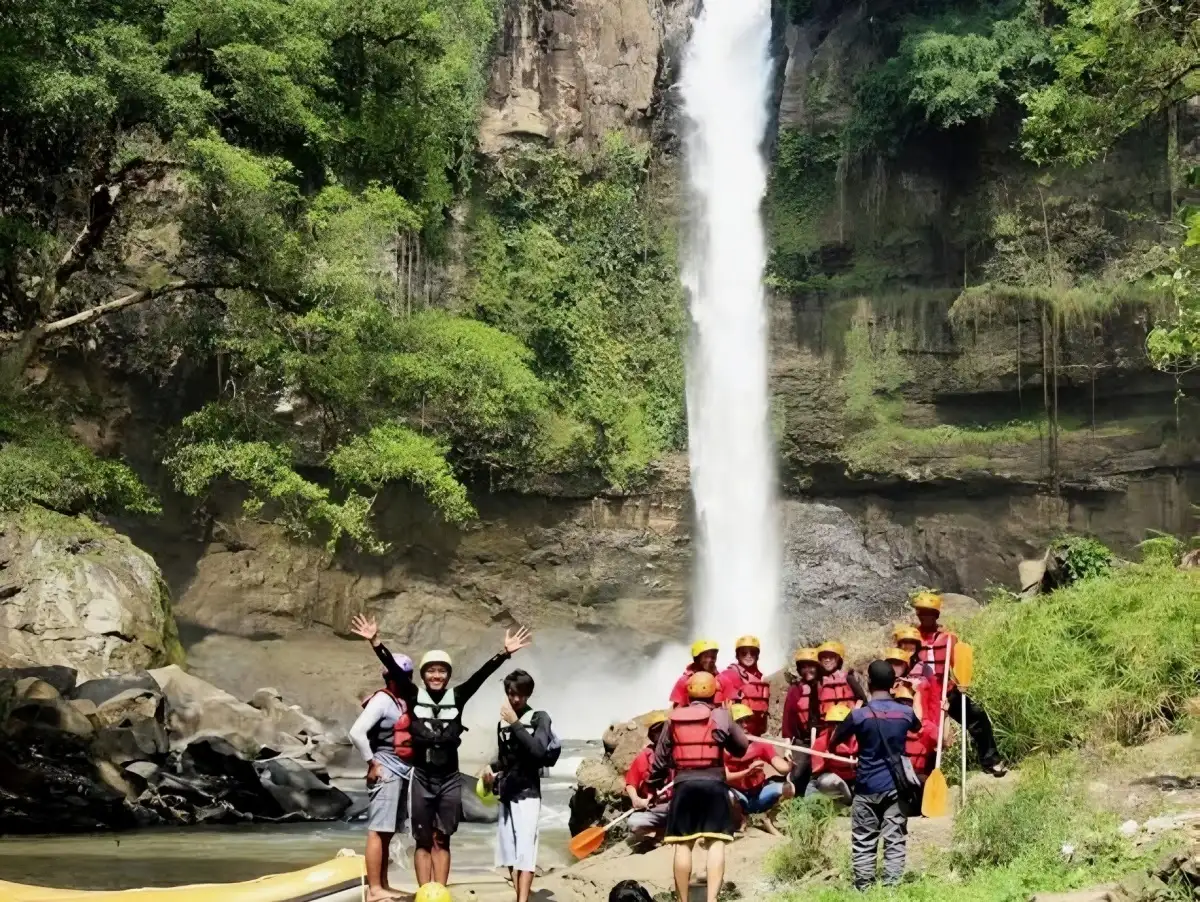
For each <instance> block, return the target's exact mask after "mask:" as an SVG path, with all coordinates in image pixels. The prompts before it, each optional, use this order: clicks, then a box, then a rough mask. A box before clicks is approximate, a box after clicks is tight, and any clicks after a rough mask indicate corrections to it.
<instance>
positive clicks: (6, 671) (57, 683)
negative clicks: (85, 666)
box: [0, 666, 75, 696]
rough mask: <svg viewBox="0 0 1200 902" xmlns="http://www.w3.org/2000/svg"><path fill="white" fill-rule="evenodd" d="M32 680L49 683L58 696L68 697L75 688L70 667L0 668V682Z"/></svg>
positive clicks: (73, 674)
mask: <svg viewBox="0 0 1200 902" xmlns="http://www.w3.org/2000/svg"><path fill="white" fill-rule="evenodd" d="M31 677H32V678H34V679H38V680H41V681H42V682H45V683H49V684H50V685H51V686H53V687H54V688H55V690H56V691H57V692H58V694H59V695H62V696H70V695H71V692H72V690H73V689H74V688H75V671H74V670H73V669H71V668H70V667H53V666H52V667H0V680H12V681H13V682H20V681H21V680H25V679H29V678H31Z"/></svg>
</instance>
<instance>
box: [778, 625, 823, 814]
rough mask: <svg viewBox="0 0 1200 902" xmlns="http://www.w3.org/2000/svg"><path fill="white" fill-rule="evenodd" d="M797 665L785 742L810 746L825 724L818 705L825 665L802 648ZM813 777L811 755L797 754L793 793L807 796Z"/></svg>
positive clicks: (786, 706) (789, 695) (785, 709)
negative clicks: (816, 730)
mask: <svg viewBox="0 0 1200 902" xmlns="http://www.w3.org/2000/svg"><path fill="white" fill-rule="evenodd" d="M793 657H794V659H795V662H796V680H795V681H794V682H793V683H792V685H791V686H789V687H788V691H787V696H786V697H785V698H784V700H783V726H782V728H781V730H782V732H783V738H784V739H786V740H787V741H788V742H790V743H791V744H792V745H802V746H806V747H807V746H810V745H811V744H812V740H813V731H814V730H815V729H816V727H817V725H818V724H819V723H820V722H821V712H820V710H819V707H818V703H817V678H818V676H819V675H820V669H821V665H820V663H819V662H818V661H817V650H816V649H815V648H798V649H796V654H795V655H794V656H793ZM811 776H812V761H811V760H810V758H809V756H808V755H804V754H800V753H798V752H797V753H795V754H794V755H793V756H792V772H791V775H790V777H789V780H790V781H791V784H792V786H793V791H794V792H795V794H796V795H798V796H803V795H804V791H805V790H806V789H807V788H808V781H809V778H810V777H811Z"/></svg>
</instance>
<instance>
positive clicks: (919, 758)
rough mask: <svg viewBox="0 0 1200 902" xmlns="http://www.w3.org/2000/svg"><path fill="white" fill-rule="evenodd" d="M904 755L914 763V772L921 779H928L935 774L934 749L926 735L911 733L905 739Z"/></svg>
mask: <svg viewBox="0 0 1200 902" xmlns="http://www.w3.org/2000/svg"><path fill="white" fill-rule="evenodd" d="M904 754H906V755H907V756H908V760H909V761H911V762H912V766H913V770H915V771H916V772H917V776H919V777H928V776H929V775H930V774H931V773H933V760H934V748H933V747H932V746H930V744H929V739H928V737H926V736H925V735H924V733H909V734H908V736H906V737H905V739H904Z"/></svg>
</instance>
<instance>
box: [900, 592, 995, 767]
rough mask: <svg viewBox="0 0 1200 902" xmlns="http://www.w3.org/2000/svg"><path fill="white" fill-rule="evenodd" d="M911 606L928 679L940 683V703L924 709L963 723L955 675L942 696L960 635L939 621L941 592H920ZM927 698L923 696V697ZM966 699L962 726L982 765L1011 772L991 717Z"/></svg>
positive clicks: (937, 684) (938, 691) (959, 693)
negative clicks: (944, 626) (1004, 758)
mask: <svg viewBox="0 0 1200 902" xmlns="http://www.w3.org/2000/svg"><path fill="white" fill-rule="evenodd" d="M912 606H913V609H914V610H915V611H916V612H917V623H918V626H917V629H918V630H919V632H920V634H921V650H920V652H919V657H920V659H921V662H922V663H924V664H925V665H927V668H926V669H927V670H928V675H927V676H926V677H925V679H927V680H930V681H931V682H932V683H933V685H934V686H936V687H937V698H938V705H937V707H936V708H935V707H932V706H930V705H928V704H926V705H924V706H923V710H924V711H925V713H927V714H928V713H930V712H932V711H937V710H945V711H947V712H948V713H949V714H950V717H951V718H953V719H954V720H956V721H959V722H960V723H961V721H962V709H963V705H962V700H963V693H962V691H961V690H960V689H959V688H958V687H957V686H956V685H954V680H953V679H951V680H950V682H949V690H948V692H947V693H946V698H945V699H942V698H941V694H942V680H943V678H944V675H945V673H946V668H947V667H948V666H949V661H948V658H949V657H950V656H951V655H952V654H953V645H954V644H956V643H957V642H958V637H957V636H956V635H954V633H952V632H950V631H949V630H947V629H944V628H943V627H942V626H941V624H940V623H938V619H939V618H940V617H941V615H942V596H940V595H938V594H937V593H936V592H920V593H918V594H917V595H916V596H915V597H914V598H913V601H912ZM924 700H925V699H924V698H922V701H924ZM966 701H967V705H966V708H967V722H966V723H965V724H962V726H964V727H966V730H967V732H968V733H970V734H971V742H972V744H973V745H974V746H975V753H976V754H977V755H978V756H979V766H980V768H982V769H983V771H984V772H986V773H989V774H991V775H992V776H993V777H1002V776H1004V775H1005V774H1006V773H1008V767H1007V766H1006V765H1005V763H1004V762H1003V761H1002V760H1001V759H1000V750H999V749H997V748H996V736H995V733H994V732H993V730H992V721H991V718H989V717H988V716H987V712H986V711H984V710H983V708H981V707H980V706H979V705H977V704H976V703H975V702H974V701H973V700H972V699H971V698H970V697H969V696H968V697H967V700H966Z"/></svg>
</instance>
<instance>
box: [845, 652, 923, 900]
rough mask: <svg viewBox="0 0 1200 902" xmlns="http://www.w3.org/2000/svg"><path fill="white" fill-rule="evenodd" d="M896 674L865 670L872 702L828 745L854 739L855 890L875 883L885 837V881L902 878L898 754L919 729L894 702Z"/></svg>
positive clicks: (879, 665) (882, 665)
mask: <svg viewBox="0 0 1200 902" xmlns="http://www.w3.org/2000/svg"><path fill="white" fill-rule="evenodd" d="M895 682H896V674H895V671H894V670H893V669H892V665H891V664H889V663H888V662H887V661H872V662H871V666H870V667H869V668H868V669H867V685H868V687H869V690H870V693H871V694H870V698H869V699H868V701H867V703H866V704H865V705H863V707H861V708H856V709H855V710H853V711H851V712H850V716H849V717H847V718H846V719H845V720H843V721H842V722H841V723H840V724H838V725H837V727H836V729H834V731H833V736H832V737H831V738H830V740H829V745H830V747H832V748H836V747H837V746H839V745H841V744H842V743H844V742H846V741H847V740H849V739H851V738H853V739H856V740H857V741H858V767H857V769H856V772H855V782H854V802H853V803H852V806H851V809H850V852H851V858H852V860H853V864H854V887H855V889H859V890H866V889H869V888H870V887H871V886H872V885H873V884H874V883H875V879H876V866H875V860H876V857H877V855H878V852H879V841H880V838H881V837H882V839H883V874H884V876H883V883H884V885H885V886H895V885H897V884H898V883H899V882H900V879H901V878H902V877H903V876H904V859H905V855H906V846H907V842H908V818H907V816H906V815H905V814H904V811H903V809H902V806H901V804H900V790H901V787H900V786H898V785H897V782H896V781H897V779H898V778H899V777H900V775H901V773H902V768H901V762H900V760H899V759H900V756H901V755H903V753H904V743H905V740H906V739H907V738H908V734H909V733H910V732H918V731H919V730H920V729H921V721H920V720H918V719H917V716H916V715H915V714H914V713H913V711H912V709H911V708H907V707H905V706H904V705H902V704H900V703H899V702H897V701H896V700H895V699H894V698H892V687H893V686H894V685H895Z"/></svg>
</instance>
